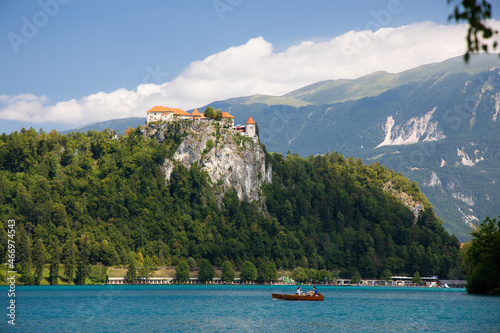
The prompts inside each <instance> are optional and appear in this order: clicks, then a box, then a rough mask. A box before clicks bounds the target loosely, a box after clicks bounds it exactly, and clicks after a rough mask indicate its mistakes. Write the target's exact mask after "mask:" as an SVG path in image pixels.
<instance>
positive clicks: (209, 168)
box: [142, 121, 272, 201]
mask: <svg viewBox="0 0 500 333" xmlns="http://www.w3.org/2000/svg"><path fill="white" fill-rule="evenodd" d="M169 131H177V132H178V133H182V134H181V135H182V142H181V143H180V145H179V147H178V148H177V150H176V151H175V153H174V154H173V155H172V156H171V157H169V158H168V157H167V158H166V159H165V161H164V163H163V166H162V171H163V172H164V174H165V180H166V182H167V183H168V181H169V180H170V176H171V174H172V171H173V170H174V167H175V165H176V164H182V165H183V166H184V167H186V168H187V169H189V168H190V167H191V165H192V164H193V163H197V164H198V166H199V167H200V168H201V170H203V171H206V172H207V173H208V175H209V177H210V180H211V181H212V183H213V184H214V185H215V186H216V187H218V188H219V190H220V194H219V200H221V199H222V196H223V194H224V192H225V191H227V190H229V189H234V190H235V191H236V193H237V194H238V198H239V199H240V200H246V201H253V200H256V201H262V192H261V186H262V184H267V183H270V182H271V180H272V169H271V166H270V165H266V156H265V153H264V150H263V148H262V146H261V145H260V144H258V143H254V142H253V141H252V140H251V139H249V138H246V137H243V136H242V135H241V134H239V133H237V132H235V131H234V130H233V129H232V128H227V127H226V128H225V127H224V126H221V122H218V121H203V122H192V121H178V122H176V123H175V124H171V123H161V124H149V125H147V126H144V127H143V128H142V133H143V134H144V135H145V136H147V137H156V138H157V140H158V141H159V142H162V141H163V140H164V139H165V136H166V135H168V134H169V133H168V132H169Z"/></svg>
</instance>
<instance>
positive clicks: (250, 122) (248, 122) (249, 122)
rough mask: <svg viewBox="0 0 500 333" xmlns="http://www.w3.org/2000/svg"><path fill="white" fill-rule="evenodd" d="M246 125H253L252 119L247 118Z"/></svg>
mask: <svg viewBox="0 0 500 333" xmlns="http://www.w3.org/2000/svg"><path fill="white" fill-rule="evenodd" d="M246 123H247V124H255V121H253V119H252V117H250V118H248V120H247V122H246Z"/></svg>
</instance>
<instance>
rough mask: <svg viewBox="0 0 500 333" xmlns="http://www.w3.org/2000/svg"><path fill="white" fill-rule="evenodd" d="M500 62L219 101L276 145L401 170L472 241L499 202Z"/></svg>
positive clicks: (486, 58)
mask: <svg viewBox="0 0 500 333" xmlns="http://www.w3.org/2000/svg"><path fill="white" fill-rule="evenodd" d="M499 68H500V62H499V61H498V57H497V55H484V54H483V55H479V56H477V57H474V58H472V59H471V63H470V64H469V65H466V64H464V63H463V60H462V58H461V57H457V58H454V59H449V60H447V61H444V62H441V63H435V64H429V65H424V66H420V67H418V68H415V69H411V70H408V71H405V72H401V73H395V74H392V73H385V72H377V73H373V74H371V75H367V76H364V77H361V78H358V79H355V80H330V81H324V82H318V83H315V84H313V85H310V86H307V87H304V88H301V89H298V90H296V91H293V92H291V93H289V94H286V95H284V96H265V95H254V96H248V97H238V98H232V99H228V100H225V101H218V102H214V103H210V105H211V106H213V107H214V108H220V109H222V110H223V111H228V112H230V113H231V114H232V115H234V116H235V117H236V123H244V121H245V120H246V119H248V117H249V116H252V117H253V119H255V121H256V122H257V124H258V126H259V128H260V140H261V142H263V143H264V144H265V145H266V146H267V149H268V150H269V151H271V152H280V153H283V154H284V153H286V152H287V151H291V152H294V153H295V152H296V153H298V154H299V155H302V156H309V155H311V154H324V153H326V152H331V151H338V152H340V153H342V154H343V155H345V156H355V157H360V158H362V159H364V160H365V162H367V163H370V162H375V161H379V162H381V163H382V164H383V165H385V166H387V167H389V168H392V169H394V170H395V171H397V172H402V173H403V174H404V175H405V176H407V177H409V178H410V179H411V180H414V181H416V182H417V183H418V184H419V186H420V187H421V189H422V191H423V192H424V194H425V195H426V196H427V198H428V199H429V200H430V202H431V203H432V205H433V206H434V207H435V210H436V213H437V214H438V216H439V217H440V218H441V219H442V220H443V224H444V226H445V228H446V229H447V230H448V231H449V232H452V233H455V234H456V235H457V236H458V237H459V239H460V240H461V241H464V240H467V239H470V235H469V231H470V225H471V224H472V223H478V222H479V221H482V220H483V219H484V218H485V217H486V216H497V215H498V207H500V187H499V186H498V184H499V183H500V170H499V167H498V166H499V165H500V119H499V118H500V69H499ZM199 109H200V110H203V109H204V107H201V108H199ZM142 124H143V121H142V122H138V123H137V125H142ZM111 127H112V126H111ZM88 129H94V128H88Z"/></svg>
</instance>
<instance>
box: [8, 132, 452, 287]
mask: <svg viewBox="0 0 500 333" xmlns="http://www.w3.org/2000/svg"><path fill="white" fill-rule="evenodd" d="M174 134H175V133H173V134H172V135H171V136H169V134H168V133H167V136H166V139H165V141H163V142H162V143H158V142H157V141H156V140H155V139H146V138H145V137H143V136H142V135H141V132H140V129H135V130H133V131H130V132H129V133H128V135H127V136H120V137H119V138H118V139H114V138H113V137H114V133H113V132H111V131H103V132H95V131H90V132H88V133H71V134H67V135H61V134H58V133H57V132H55V131H52V132H50V133H45V132H43V131H42V132H40V133H37V132H36V131H35V130H33V129H30V130H22V131H21V132H20V133H17V132H14V133H12V134H10V135H6V134H4V135H2V136H0V223H2V227H1V228H0V251H1V253H2V254H5V253H7V233H6V230H7V229H6V228H7V224H6V223H7V220H10V219H15V220H16V222H17V224H16V235H17V237H18V243H21V242H20V241H21V239H20V238H23V239H22V242H23V243H22V244H19V246H18V248H17V251H18V252H17V255H18V258H17V260H18V262H19V263H20V265H21V267H20V268H21V270H22V272H23V273H24V274H23V275H25V277H26V279H28V280H25V282H26V283H32V282H33V279H31V277H32V276H33V273H32V270H35V277H36V278H37V279H38V278H40V273H39V272H40V267H41V265H46V266H48V265H49V264H50V263H51V261H54V264H53V265H52V266H53V267H57V266H58V263H59V262H60V263H62V264H65V271H66V272H67V274H71V275H72V276H71V278H72V279H75V281H76V282H77V283H84V282H85V281H88V278H89V276H96V277H99V279H100V278H101V277H102V276H104V275H105V272H106V269H105V267H106V266H113V265H128V264H129V262H130V260H131V259H130V258H131V257H136V254H137V256H139V255H140V257H144V261H146V259H147V260H148V261H153V262H154V264H155V265H158V266H172V265H173V266H176V265H178V264H179V262H181V261H183V260H186V259H187V258H189V257H192V258H194V259H195V260H196V261H197V263H198V264H200V263H201V262H202V260H203V259H206V260H208V261H209V262H210V263H211V264H212V265H215V266H221V265H222V263H223V262H225V261H230V262H231V264H232V265H233V266H234V267H236V268H244V265H243V264H244V262H251V263H252V264H254V266H255V267H263V268H266V269H265V270H263V271H264V272H270V273H267V274H262V272H259V274H260V275H259V277H257V278H260V279H262V278H265V277H268V276H267V275H269V277H271V278H272V279H274V278H275V275H274V270H275V269H276V268H288V269H293V268H295V267H297V266H301V267H304V268H311V269H317V270H321V269H326V270H330V271H334V272H336V273H335V274H340V275H341V276H343V277H351V276H357V275H359V274H360V275H361V276H362V277H367V278H368V277H376V276H380V275H381V274H382V272H384V271H387V270H390V271H391V272H393V273H401V274H402V273H406V274H410V275H413V274H414V273H415V272H416V271H418V272H420V274H422V275H423V276H425V275H430V274H437V275H439V276H441V277H444V276H446V275H447V274H448V273H449V272H450V270H452V268H454V267H456V265H457V263H458V249H459V243H458V241H457V239H456V237H454V236H450V235H449V234H448V233H446V232H445V231H444V229H443V227H442V225H441V223H440V221H439V220H438V219H437V217H436V215H435V214H434V212H433V211H432V208H431V207H430V206H428V207H426V208H425V210H423V211H422V212H421V214H420V216H419V217H418V219H415V216H414V215H413V213H412V212H411V211H410V209H409V208H407V207H406V206H405V205H404V204H403V203H402V202H401V201H400V200H398V199H397V198H396V197H395V196H394V195H393V194H391V193H389V192H385V191H383V190H382V188H383V184H385V183H387V181H388V180H392V181H393V183H396V184H399V185H398V186H399V187H401V189H403V190H404V189H408V190H409V191H412V192H413V193H412V195H413V196H416V197H418V196H419V195H421V194H420V192H419V190H418V187H416V185H415V184H413V183H410V182H409V181H408V180H406V179H405V178H403V177H402V176H401V175H398V174H396V173H394V172H393V171H391V170H388V169H386V168H384V167H383V166H381V165H380V164H372V165H369V166H367V165H364V164H363V163H362V162H361V160H356V159H353V158H348V159H345V158H344V157H342V156H341V155H340V154H337V153H331V154H327V155H324V156H311V157H309V158H300V157H298V156H297V155H287V156H286V158H284V157H283V156H281V155H279V154H268V156H267V157H266V159H268V162H269V163H271V165H272V168H273V173H274V174H273V182H272V183H271V184H269V185H267V186H265V188H264V189H263V191H264V194H265V196H266V207H267V212H262V211H261V210H260V209H259V206H260V205H259V204H258V203H256V202H246V201H240V200H239V199H238V197H237V195H236V192H235V191H228V192H226V193H225V195H224V198H223V200H222V207H219V206H218V204H217V197H216V194H215V193H214V190H213V187H212V186H211V185H210V184H209V181H208V176H207V174H206V173H204V172H202V171H201V169H200V168H199V167H198V166H197V165H196V164H195V165H192V166H191V168H190V169H189V170H188V169H186V168H185V167H183V166H182V165H176V166H175V168H174V170H173V172H172V175H171V178H170V182H169V185H168V186H167V185H165V178H164V175H163V174H162V173H161V171H160V167H159V165H161V164H162V163H163V161H164V159H165V157H166V156H167V155H169V153H170V152H171V151H172V149H174V147H176V146H178V144H179V138H178V137H176V136H175V135H174ZM76 247H77V248H78V251H76ZM35 249H36V251H35ZM44 249H45V250H44ZM132 252H133V253H132ZM98 263H101V264H102V265H103V266H104V268H102V266H100V267H101V268H99V270H98V271H96V272H94V270H95V269H94V268H92V270H89V267H88V266H89V265H97V264H98ZM226 265H227V264H226ZM247 266H248V264H247ZM96 267H97V266H96ZM56 274H57V273H56ZM73 274H75V276H73ZM264 275H266V276H264ZM63 276H65V275H64V274H61V275H60V278H62V277H63ZM65 278H68V277H66V276H65ZM86 279H87V280H86ZM96 279H98V278H96ZM54 280H55V281H57V279H55V278H54V276H52V278H51V281H54Z"/></svg>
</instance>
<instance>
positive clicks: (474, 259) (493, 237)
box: [465, 217, 500, 294]
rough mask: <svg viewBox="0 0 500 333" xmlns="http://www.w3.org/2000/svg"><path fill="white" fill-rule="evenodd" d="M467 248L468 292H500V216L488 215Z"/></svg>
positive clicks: (472, 233)
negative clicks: (492, 216)
mask: <svg viewBox="0 0 500 333" xmlns="http://www.w3.org/2000/svg"><path fill="white" fill-rule="evenodd" d="M471 235H472V237H474V238H473V239H472V241H471V243H470V245H468V248H466V252H465V254H466V256H465V264H466V266H467V273H466V275H467V286H466V288H467V292H469V293H472V294H487V293H497V294H498V293H500V218H499V221H497V220H496V219H490V218H489V217H487V218H486V219H485V220H484V221H483V222H482V223H481V224H480V225H479V227H478V229H477V230H476V231H474V232H471Z"/></svg>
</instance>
